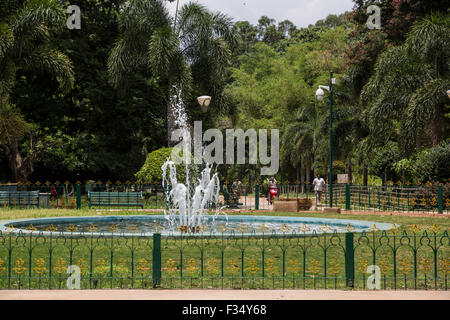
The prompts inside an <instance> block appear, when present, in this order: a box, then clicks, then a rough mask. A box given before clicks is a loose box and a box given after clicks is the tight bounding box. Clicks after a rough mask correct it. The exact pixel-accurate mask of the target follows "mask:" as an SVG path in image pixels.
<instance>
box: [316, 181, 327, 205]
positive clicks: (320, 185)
mask: <svg viewBox="0 0 450 320" xmlns="http://www.w3.org/2000/svg"><path fill="white" fill-rule="evenodd" d="M313 186H314V193H315V194H316V206H321V204H320V201H321V200H322V192H323V188H324V187H325V180H323V178H322V177H321V176H320V174H317V178H315V179H314V181H313Z"/></svg>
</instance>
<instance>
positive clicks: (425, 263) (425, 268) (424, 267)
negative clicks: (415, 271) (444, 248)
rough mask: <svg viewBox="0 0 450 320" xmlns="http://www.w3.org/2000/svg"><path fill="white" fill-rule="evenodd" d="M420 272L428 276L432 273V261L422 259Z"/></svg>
mask: <svg viewBox="0 0 450 320" xmlns="http://www.w3.org/2000/svg"><path fill="white" fill-rule="evenodd" d="M419 270H420V271H422V272H423V273H425V274H427V273H429V272H430V271H431V261H430V260H429V259H426V258H421V259H420V264H419Z"/></svg>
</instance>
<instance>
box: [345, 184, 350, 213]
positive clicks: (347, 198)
mask: <svg viewBox="0 0 450 320" xmlns="http://www.w3.org/2000/svg"><path fill="white" fill-rule="evenodd" d="M345 210H350V185H349V184H348V183H347V184H346V185H345Z"/></svg>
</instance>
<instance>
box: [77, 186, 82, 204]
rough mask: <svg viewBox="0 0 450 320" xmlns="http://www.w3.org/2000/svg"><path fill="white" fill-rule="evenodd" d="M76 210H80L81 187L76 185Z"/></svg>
mask: <svg viewBox="0 0 450 320" xmlns="http://www.w3.org/2000/svg"><path fill="white" fill-rule="evenodd" d="M77 209H81V185H80V184H77Z"/></svg>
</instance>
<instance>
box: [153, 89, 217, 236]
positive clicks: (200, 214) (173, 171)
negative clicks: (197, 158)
mask: <svg viewBox="0 0 450 320" xmlns="http://www.w3.org/2000/svg"><path fill="white" fill-rule="evenodd" d="M175 91H176V93H177V94H176V95H175V96H173V97H172V99H173V100H172V105H173V106H174V117H175V125H176V126H177V127H178V128H179V129H178V130H181V136H182V142H181V145H182V148H181V149H182V150H183V161H184V164H185V175H186V178H185V183H181V182H179V181H178V179H177V168H176V165H175V162H174V161H173V159H172V160H171V159H168V160H167V161H166V162H165V163H164V164H163V166H162V167H161V169H162V172H163V174H162V186H163V188H164V190H165V193H166V203H167V209H166V210H165V211H164V216H165V217H166V219H167V220H168V221H169V222H170V225H171V227H172V229H175V228H176V229H178V230H180V231H181V232H192V233H196V232H198V231H199V230H200V228H201V227H202V226H203V225H204V223H205V222H206V221H207V220H208V219H207V218H206V217H205V213H206V212H207V211H208V209H209V208H210V207H211V206H213V207H215V210H216V212H215V215H214V216H213V218H212V220H211V221H209V222H208V223H209V224H211V223H212V224H213V225H214V223H215V219H214V217H215V216H217V215H219V214H221V212H220V208H219V191H220V181H219V177H218V175H217V173H214V174H212V173H211V171H212V165H210V164H206V166H205V168H204V169H203V170H202V172H201V173H200V177H199V178H198V179H197V183H194V184H193V183H192V182H191V181H190V179H191V177H190V163H191V161H190V160H191V150H189V149H188V148H190V147H188V146H190V133H189V128H188V125H187V115H186V111H185V108H184V104H183V102H182V100H181V99H180V96H181V95H180V91H179V90H177V89H176V88H175ZM211 174H212V175H211Z"/></svg>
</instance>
